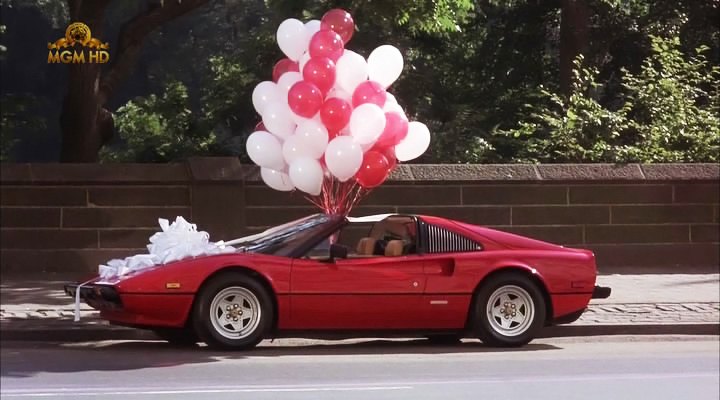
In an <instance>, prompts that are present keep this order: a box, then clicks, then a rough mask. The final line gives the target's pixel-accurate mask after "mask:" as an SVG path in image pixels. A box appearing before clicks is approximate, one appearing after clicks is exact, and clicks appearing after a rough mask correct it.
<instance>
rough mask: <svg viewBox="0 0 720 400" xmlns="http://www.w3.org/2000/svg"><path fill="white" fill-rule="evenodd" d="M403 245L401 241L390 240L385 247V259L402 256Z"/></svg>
mask: <svg viewBox="0 0 720 400" xmlns="http://www.w3.org/2000/svg"><path fill="white" fill-rule="evenodd" d="M404 246H405V243H404V242H403V241H402V240H391V241H389V242H388V244H387V246H385V257H397V256H401V255H402V254H403V247H404Z"/></svg>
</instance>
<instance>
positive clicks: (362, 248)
mask: <svg viewBox="0 0 720 400" xmlns="http://www.w3.org/2000/svg"><path fill="white" fill-rule="evenodd" d="M376 241H377V240H376V239H375V238H371V237H364V238H362V239H360V241H359V242H358V245H357V253H358V255H361V256H371V255H373V251H374V250H375V242H376Z"/></svg>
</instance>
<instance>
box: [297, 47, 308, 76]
mask: <svg viewBox="0 0 720 400" xmlns="http://www.w3.org/2000/svg"><path fill="white" fill-rule="evenodd" d="M308 61H310V52H309V51H306V52H305V53H303V55H302V56H301V57H300V61H299V62H298V66H299V67H300V74H302V71H303V69H304V68H305V64H307V62H308Z"/></svg>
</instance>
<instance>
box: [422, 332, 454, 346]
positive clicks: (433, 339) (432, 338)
mask: <svg viewBox="0 0 720 400" xmlns="http://www.w3.org/2000/svg"><path fill="white" fill-rule="evenodd" d="M427 339H428V341H429V342H430V344H433V345H438V346H453V345H457V344H460V342H461V339H462V338H461V337H460V336H459V335H454V334H438V335H428V336H427Z"/></svg>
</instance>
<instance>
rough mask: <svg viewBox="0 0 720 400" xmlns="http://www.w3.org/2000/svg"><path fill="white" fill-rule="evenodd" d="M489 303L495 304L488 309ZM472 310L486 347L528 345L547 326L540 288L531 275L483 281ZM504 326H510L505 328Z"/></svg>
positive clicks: (510, 273)
mask: <svg viewBox="0 0 720 400" xmlns="http://www.w3.org/2000/svg"><path fill="white" fill-rule="evenodd" d="M503 293H504V294H506V295H507V297H503V296H502V294H503ZM513 297H514V298H513ZM507 300H510V301H507ZM489 302H493V303H494V304H492V306H490V307H488V303H489ZM511 307H512V308H511ZM473 310H474V314H473V328H474V331H475V333H476V335H477V336H478V337H479V338H480V340H482V342H483V343H485V344H486V345H488V346H497V347H517V346H522V345H525V344H527V343H529V342H530V341H531V340H533V339H534V338H535V337H536V336H537V334H538V332H539V331H540V329H542V327H543V326H544V324H545V317H546V314H547V311H546V308H545V298H544V297H543V293H542V291H541V289H540V288H539V287H538V286H537V284H535V282H533V280H532V279H531V278H530V277H529V276H527V275H524V274H522V273H518V272H507V273H501V274H498V275H495V276H491V277H490V278H488V279H487V281H485V282H483V284H482V285H481V286H480V289H479V290H478V292H477V295H476V296H475V303H474V305H473ZM498 314H499V315H500V316H501V317H499V316H498ZM503 324H508V326H507V327H506V328H504V327H503Z"/></svg>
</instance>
